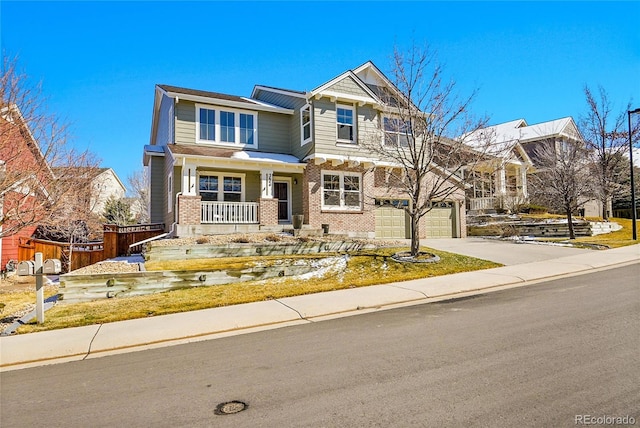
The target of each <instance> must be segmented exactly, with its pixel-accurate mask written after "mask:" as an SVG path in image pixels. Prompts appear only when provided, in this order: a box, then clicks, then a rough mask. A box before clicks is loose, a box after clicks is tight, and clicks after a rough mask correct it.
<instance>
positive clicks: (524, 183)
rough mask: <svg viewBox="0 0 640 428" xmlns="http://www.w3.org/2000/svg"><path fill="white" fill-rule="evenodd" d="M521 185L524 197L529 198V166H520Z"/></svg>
mask: <svg viewBox="0 0 640 428" xmlns="http://www.w3.org/2000/svg"><path fill="white" fill-rule="evenodd" d="M520 185H521V186H522V196H524V197H525V198H527V199H528V198H529V190H528V189H527V166H526V165H521V166H520Z"/></svg>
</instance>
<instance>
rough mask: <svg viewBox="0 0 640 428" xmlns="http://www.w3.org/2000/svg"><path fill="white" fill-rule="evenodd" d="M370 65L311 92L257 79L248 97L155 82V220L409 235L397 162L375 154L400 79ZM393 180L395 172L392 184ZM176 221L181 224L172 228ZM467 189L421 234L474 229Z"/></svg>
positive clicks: (183, 228)
mask: <svg viewBox="0 0 640 428" xmlns="http://www.w3.org/2000/svg"><path fill="white" fill-rule="evenodd" d="M392 86H393V85H391V83H390V82H389V80H388V79H387V78H386V77H385V76H384V74H383V73H382V72H380V70H379V69H378V68H377V67H376V66H375V65H374V64H373V63H371V62H367V63H365V64H363V65H362V66H360V67H358V68H356V69H354V70H349V71H346V72H344V73H342V74H341V75H339V76H337V77H336V78H334V79H332V80H330V81H328V82H326V83H324V84H322V85H320V86H318V87H317V88H316V89H314V90H312V91H309V92H303V91H296V90H288V89H278V88H273V87H269V86H260V85H258V86H255V87H254V89H253V92H252V94H251V96H250V97H240V96H233V95H227V94H221V93H217V92H208V91H201V90H193V89H185V88H180V87H175V86H169V85H157V86H156V88H155V99H154V106H153V117H152V126H151V138H150V144H149V145H147V146H145V148H144V165H145V166H148V171H149V183H150V214H151V222H152V223H164V224H165V225H166V228H167V230H174V231H175V233H176V234H177V235H178V236H194V235H201V234H215V233H228V232H234V231H259V230H269V231H280V230H284V229H290V228H291V225H292V219H293V216H294V215H302V216H303V218H304V226H303V227H304V228H310V229H315V230H320V229H321V228H323V227H325V228H328V229H329V232H330V233H340V234H347V235H349V236H354V237H382V238H407V237H409V221H408V219H407V216H406V215H405V213H404V211H403V210H400V209H396V208H393V205H397V204H406V203H409V202H408V200H407V198H406V197H403V196H401V195H400V194H399V193H397V192H393V191H391V192H390V191H389V190H388V186H387V182H386V181H385V177H388V175H387V174H386V173H385V171H388V170H389V168H393V165H391V164H389V163H385V162H383V161H381V160H380V159H376V158H373V157H371V156H370V155H368V153H367V152H366V151H365V150H364V149H363V143H364V142H365V141H368V140H369V139H371V138H380V141H382V134H381V133H380V130H379V126H378V124H379V123H382V121H383V120H384V118H385V117H386V114H388V113H385V112H388V111H389V109H388V108H387V106H385V103H384V102H383V101H382V100H381V96H380V94H381V93H382V88H391V89H392V90H395V88H393V87H392ZM387 181H388V180H387ZM172 225H173V226H172ZM465 233H466V226H465V209H464V190H463V188H462V186H459V191H456V192H455V193H454V194H453V195H452V196H451V197H450V198H448V199H447V200H444V201H439V202H438V203H437V204H436V207H435V208H434V209H433V210H432V211H431V212H430V213H429V214H428V215H427V216H426V218H424V219H423V220H422V222H421V225H420V235H421V237H428V238H431V237H444V236H447V237H461V236H465Z"/></svg>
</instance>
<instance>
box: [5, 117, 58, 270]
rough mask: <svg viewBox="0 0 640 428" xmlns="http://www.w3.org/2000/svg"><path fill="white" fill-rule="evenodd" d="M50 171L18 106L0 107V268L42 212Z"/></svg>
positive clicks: (14, 257) (15, 256)
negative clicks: (0, 108)
mask: <svg viewBox="0 0 640 428" xmlns="http://www.w3.org/2000/svg"><path fill="white" fill-rule="evenodd" d="M52 178H53V173H52V171H51V169H50V168H49V165H48V164H47V162H46V160H45V158H44V155H43V153H42V152H41V150H40V147H39V146H38V144H37V142H36V141H35V139H34V137H33V135H32V134H31V132H30V130H29V128H28V126H27V124H26V122H25V120H24V119H23V117H22V115H21V114H20V111H19V110H18V108H17V107H16V106H15V105H14V106H10V107H4V108H2V110H0V211H1V215H2V221H1V222H0V233H1V234H2V238H1V239H0V256H1V257H0V269H2V270H4V269H5V268H6V266H7V263H8V262H9V260H17V259H18V243H19V240H20V238H29V237H31V235H32V234H33V232H34V230H35V229H36V226H37V220H38V219H40V218H41V217H42V216H43V215H44V214H45V213H44V210H46V205H47V202H46V201H44V203H43V201H42V199H46V198H47V197H48V193H47V189H46V186H47V183H49V182H50V181H51V180H52Z"/></svg>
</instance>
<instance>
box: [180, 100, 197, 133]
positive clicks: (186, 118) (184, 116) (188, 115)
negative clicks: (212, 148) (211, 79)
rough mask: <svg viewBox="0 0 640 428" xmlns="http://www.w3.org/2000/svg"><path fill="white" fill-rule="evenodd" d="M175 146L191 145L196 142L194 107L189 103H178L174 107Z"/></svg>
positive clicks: (193, 104)
mask: <svg viewBox="0 0 640 428" xmlns="http://www.w3.org/2000/svg"><path fill="white" fill-rule="evenodd" d="M175 141H176V143H177V144H193V143H195V142H196V105H195V103H192V102H189V101H180V102H179V103H178V104H177V105H176V139H175Z"/></svg>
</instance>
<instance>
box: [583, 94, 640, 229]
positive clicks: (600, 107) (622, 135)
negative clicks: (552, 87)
mask: <svg viewBox="0 0 640 428" xmlns="http://www.w3.org/2000/svg"><path fill="white" fill-rule="evenodd" d="M584 93H585V97H586V101H587V106H588V107H587V113H586V114H585V116H584V117H582V118H581V119H580V124H579V126H580V132H581V133H582V135H583V137H584V139H585V142H586V148H587V149H588V150H589V151H590V152H591V156H592V159H593V166H592V170H593V174H594V176H595V177H596V179H597V181H596V183H595V186H596V190H597V197H598V200H599V201H600V203H601V205H602V216H603V218H604V219H605V220H606V219H608V217H609V205H610V203H611V200H612V199H613V198H615V197H616V196H617V194H618V193H619V192H620V191H624V189H623V188H622V182H623V181H624V177H621V176H620V174H619V173H620V171H623V170H624V169H623V168H622V167H621V166H622V164H624V162H625V157H624V156H621V154H624V153H627V152H628V150H629V146H628V130H627V110H629V109H630V107H631V104H630V103H629V104H627V106H626V107H627V108H626V109H625V110H624V111H622V112H620V113H616V112H614V111H613V107H612V105H611V101H610V100H609V96H608V94H607V92H606V91H605V89H604V88H602V87H598V93H597V94H593V93H592V91H591V90H590V89H589V88H588V87H585V88H584ZM636 127H637V126H636ZM639 131H640V130H639V129H636V130H634V131H633V134H634V135H638V132H639ZM627 162H628V160H627Z"/></svg>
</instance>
